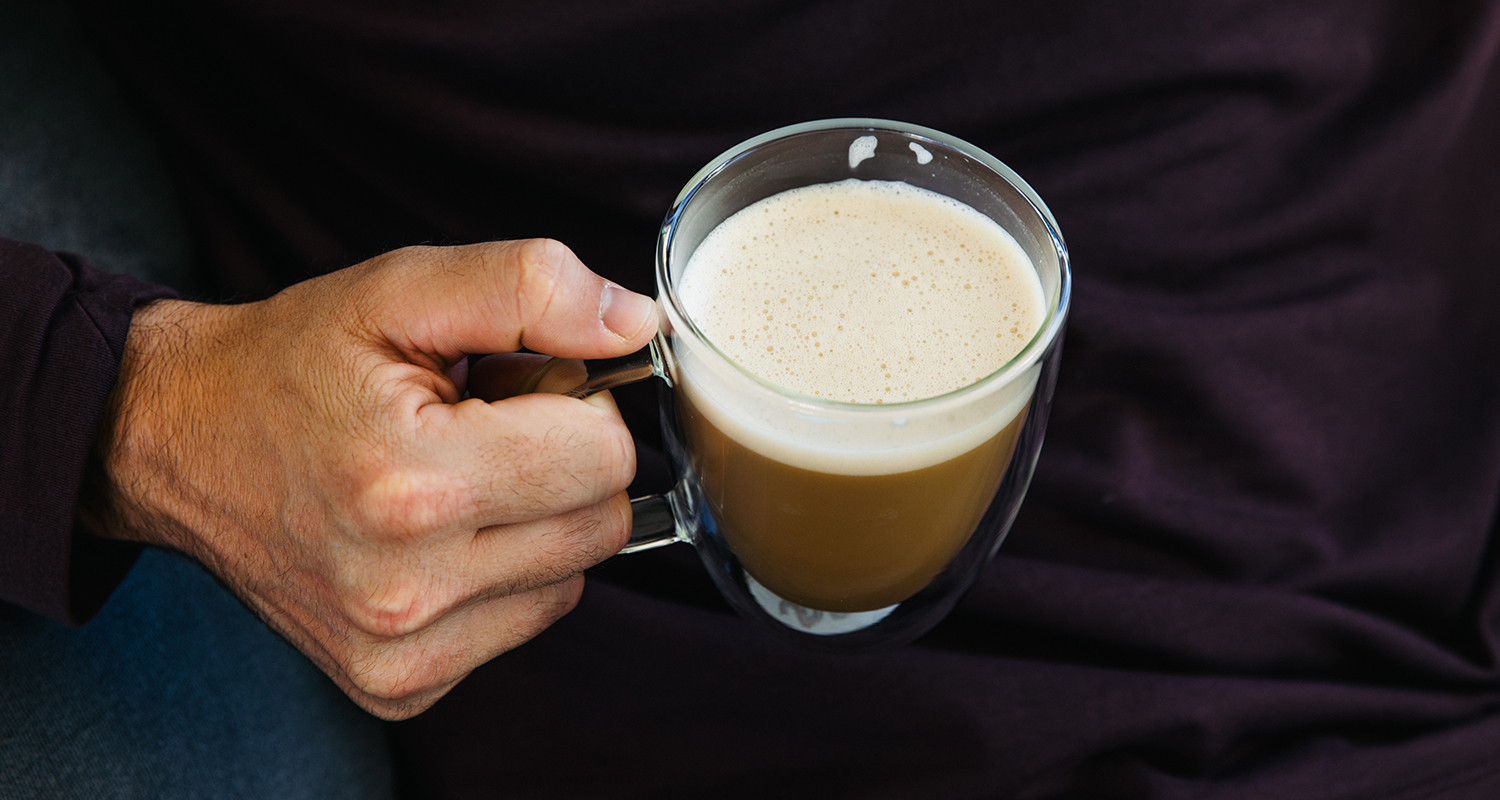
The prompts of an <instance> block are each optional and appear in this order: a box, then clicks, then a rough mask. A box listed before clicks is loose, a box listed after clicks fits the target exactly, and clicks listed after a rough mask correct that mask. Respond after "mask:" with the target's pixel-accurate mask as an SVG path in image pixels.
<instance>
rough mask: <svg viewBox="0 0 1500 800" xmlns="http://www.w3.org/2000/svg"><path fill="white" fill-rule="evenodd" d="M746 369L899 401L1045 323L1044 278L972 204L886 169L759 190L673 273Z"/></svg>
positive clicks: (987, 367)
mask: <svg viewBox="0 0 1500 800" xmlns="http://www.w3.org/2000/svg"><path fill="white" fill-rule="evenodd" d="M677 292H678V296H679V298H680V299H681V301H682V304H683V307H684V308H685V309H686V311H687V312H688V314H689V315H690V316H691V317H692V318H693V320H694V322H695V323H696V324H697V326H698V329H699V330H700V331H702V332H703V334H704V335H705V336H706V337H707V338H708V339H709V341H711V342H713V343H714V345H715V346H716V347H718V348H719V350H720V351H721V352H723V353H724V354H725V355H727V356H728V357H729V358H730V359H732V360H733V361H735V362H736V363H738V364H739V365H740V366H742V367H743V368H744V369H746V370H748V371H749V372H752V373H754V374H756V375H758V376H760V377H762V378H764V379H765V380H768V381H770V382H772V383H775V384H777V385H779V386H782V387H785V388H787V389H791V390H793V391H796V392H801V393H803V394H809V395H813V396H815V397H821V398H825V399H830V400H839V401H844V402H853V403H899V402H908V401H912V400H918V399H921V398H925V397H932V396H935V395H940V394H945V393H947V392H951V391H953V390H955V389H959V388H961V387H963V386H966V385H968V384H971V383H974V382H975V381H977V380H979V379H981V378H983V377H985V376H986V375H989V374H990V373H992V372H994V371H995V370H997V369H999V368H1000V367H1001V366H1003V365H1004V364H1005V363H1006V362H1008V361H1009V360H1010V359H1011V358H1012V357H1014V356H1015V355H1016V353H1017V352H1019V351H1020V350H1021V349H1022V348H1023V347H1024V346H1025V345H1026V343H1027V342H1028V341H1030V339H1031V337H1032V336H1033V335H1034V334H1035V333H1036V331H1037V329H1038V328H1039V327H1040V326H1041V323H1042V320H1043V317H1044V315H1045V308H1044V306H1045V301H1044V299H1043V295H1042V288H1041V283H1040V281H1039V280H1038V278H1037V276H1036V271H1035V269H1034V268H1033V267H1032V265H1031V261H1030V259H1028V258H1027V257H1026V254H1025V252H1024V251H1022V249H1021V247H1020V245H1019V244H1017V243H1016V240H1015V239H1014V238H1012V237H1011V236H1010V234H1008V233H1006V231H1005V230H1004V229H1003V228H1001V227H1000V226H999V225H998V224H997V223H995V222H994V221H993V220H991V219H990V218H988V217H986V216H984V215H983V214H981V213H979V212H978V211H976V210H974V209H973V208H971V207H969V206H967V205H965V204H963V203H961V202H959V201H957V200H953V199H952V198H949V197H945V196H943V195H940V194H937V193H934V192H931V191H928V190H925V189H921V188H918V187H914V186H911V185H909V184H905V183H899V182H890V181H860V180H854V179H849V180H844V181H839V182H835V183H825V184H817V185H813V186H806V187H802V188H798V189H792V190H790V191H786V192H782V193H780V194H777V195H775V196H773V197H769V198H766V199H764V200H761V201H760V202H758V203H755V204H753V205H751V206H749V207H747V208H745V209H743V210H741V211H740V212H738V213H736V214H734V215H733V216H731V217H730V218H728V219H726V220H725V221H724V222H722V223H720V225H719V226H718V227H717V228H715V229H714V230H713V232H712V233H710V234H709V236H708V237H707V238H705V239H704V241H703V242H702V244H700V245H699V246H698V249H697V250H696V251H695V252H694V253H693V256H692V258H691V259H690V260H689V262H688V264H687V267H686V268H685V269H684V271H683V273H682V277H681V279H680V281H679V283H678V286H677Z"/></svg>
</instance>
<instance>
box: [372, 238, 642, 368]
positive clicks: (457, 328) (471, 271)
mask: <svg viewBox="0 0 1500 800" xmlns="http://www.w3.org/2000/svg"><path fill="white" fill-rule="evenodd" d="M361 268H362V269H365V270H368V271H370V272H372V273H374V274H375V275H377V276H379V277H380V279H381V280H380V281H379V282H378V283H379V284H380V286H381V287H382V289H381V290H380V291H375V292H373V293H372V294H371V295H370V297H369V298H368V299H367V300H365V301H364V302H367V303H369V304H370V307H369V308H366V309H365V310H364V311H363V314H364V315H365V316H366V317H367V318H368V319H369V320H371V322H372V323H373V324H374V325H375V326H376V327H377V328H378V329H379V330H380V332H381V333H382V334H384V335H385V337H386V338H387V339H388V340H389V341H390V342H391V343H392V344H395V345H396V346H397V347H398V348H402V349H408V350H410V351H413V352H420V353H431V354H437V355H439V356H441V357H442V358H444V359H447V360H449V361H451V360H452V359H456V358H458V357H459V356H460V355H463V354H467V353H504V352H511V351H514V350H517V349H519V348H521V347H526V348H528V349H531V350H534V351H537V352H540V353H546V354H548V355H556V356H562V357H565V358H608V357H613V356H618V355H624V354H626V353H630V352H633V351H635V350H638V349H640V348H641V347H642V346H644V345H645V344H646V342H647V341H649V340H650V339H651V337H652V335H654V333H655V331H656V313H655V304H654V302H653V301H652V300H651V299H650V298H648V297H646V296H644V295H640V294H636V293H635V292H631V291H629V290H626V289H624V288H621V287H620V286H618V285H616V284H613V283H610V282H609V281H606V280H604V279H603V278H601V277H600V276H598V275H596V274H594V273H593V272H591V271H590V270H589V269H588V268H587V267H585V266H584V265H583V262H581V261H579V260H578V258H577V256H575V255H574V254H573V251H571V250H569V249H568V248H567V247H566V246H564V245H563V244H561V243H559V242H556V241H552V240H547V239H528V240H523V241H514V242H489V243H484V244H475V245H466V246H461V247H424V248H405V249H402V250H397V251H394V252H392V253H388V254H386V255H384V256H381V257H379V258H377V259H373V260H372V261H370V262H366V264H363V265H361Z"/></svg>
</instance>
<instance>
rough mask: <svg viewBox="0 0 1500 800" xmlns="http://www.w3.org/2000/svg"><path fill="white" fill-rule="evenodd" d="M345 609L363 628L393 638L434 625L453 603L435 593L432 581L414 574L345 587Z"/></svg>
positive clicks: (360, 629)
mask: <svg viewBox="0 0 1500 800" xmlns="http://www.w3.org/2000/svg"><path fill="white" fill-rule="evenodd" d="M344 595H345V597H344V601H343V606H344V613H345V615H346V616H347V617H348V619H349V622H350V624H351V625H353V626H354V627H355V628H356V629H358V630H359V631H360V632H362V633H365V634H367V635H369V636H373V637H376V638H378V639H393V638H396V637H400V636H405V635H407V634H410V633H413V632H415V631H419V630H421V629H423V628H425V627H427V626H428V625H431V624H432V623H433V622H434V621H436V620H437V619H438V618H439V617H441V616H442V615H443V614H444V613H445V612H446V611H447V610H448V608H449V607H450V606H451V605H452V604H451V603H449V602H446V601H445V600H442V599H440V598H437V597H436V596H435V592H434V589H433V587H432V585H431V584H430V583H429V582H427V581H423V580H415V579H411V578H390V579H387V580H384V581H381V582H379V583H377V584H375V585H373V586H369V587H359V588H352V589H350V590H346V591H345V593H344Z"/></svg>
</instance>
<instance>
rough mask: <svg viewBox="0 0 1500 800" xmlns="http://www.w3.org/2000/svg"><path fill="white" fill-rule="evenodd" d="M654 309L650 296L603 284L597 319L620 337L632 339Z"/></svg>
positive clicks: (654, 303)
mask: <svg viewBox="0 0 1500 800" xmlns="http://www.w3.org/2000/svg"><path fill="white" fill-rule="evenodd" d="M655 310H656V302H655V301H653V300H652V299H651V298H649V297H647V296H645V295H643V294H636V293H635V292H632V291H630V290H629V289H626V288H625V287H623V286H616V285H615V284H613V283H606V284H604V292H603V294H602V295H601V296H600V297H599V319H600V320H602V321H603V322H604V327H606V328H609V329H610V330H612V331H614V332H615V335H617V336H619V337H620V338H622V339H634V338H635V335H636V334H637V333H640V332H641V328H644V327H646V321H647V320H649V319H650V318H651V314H652V313H653V312H654V311H655Z"/></svg>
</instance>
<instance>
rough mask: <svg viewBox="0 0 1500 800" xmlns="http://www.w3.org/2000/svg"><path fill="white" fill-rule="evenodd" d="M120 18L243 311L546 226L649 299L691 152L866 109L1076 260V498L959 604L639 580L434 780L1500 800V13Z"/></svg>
mask: <svg viewBox="0 0 1500 800" xmlns="http://www.w3.org/2000/svg"><path fill="white" fill-rule="evenodd" d="M88 5H89V6H90V8H89V9H88V14H89V15H90V16H91V18H92V20H93V23H94V26H95V31H96V33H97V35H98V36H99V38H100V39H101V40H102V41H103V42H104V44H105V45H106V47H107V48H108V50H109V51H110V53H111V54H112V56H113V58H114V60H115V62H116V64H117V65H118V67H119V69H120V72H121V74H122V75H123V76H125V77H126V79H127V80H128V81H129V82H130V83H131V85H132V86H133V88H134V91H135V92H136V93H137V96H138V98H139V99H140V100H141V101H142V105H143V107H144V108H145V109H146V110H147V111H148V113H149V114H150V115H151V116H152V119H153V122H154V124H155V127H156V129H157V130H158V132H159V133H160V135H161V136H162V137H163V139H164V141H165V142H166V143H167V146H168V147H169V149H170V152H171V153H172V157H173V159H174V161H175V168H176V170H177V172H178V175H179V177H180V181H181V185H182V190H183V193H184V197H185V199H186V200H187V204H188V207H189V213H190V214H191V215H192V216H193V218H194V223H195V230H196V232H197V234H198V236H199V238H200V241H201V243H202V245H203V252H204V253H205V254H206V255H207V258H208V261H209V263H210V264H211V265H212V267H213V269H214V271H215V275H216V277H217V278H218V280H219V281H220V285H221V287H222V288H223V290H224V291H225V292H226V293H228V294H233V295H236V296H240V297H254V296H262V295H264V294H267V293H269V292H272V291H274V290H275V289H276V288H278V287H280V286H282V285H285V284H286V283H288V282H291V281H295V280H298V279H300V278H301V277H303V276H305V275H307V274H310V273H316V272H323V271H328V270H331V269H335V268H338V267H342V266H345V265H347V264H350V263H353V262H354V261H357V260H359V259H360V258H363V257H365V256H369V255H373V254H375V253H377V252H380V251H383V250H386V249H389V248H392V247H396V246H400V245H404V244H411V243H417V242H452V241H473V240H480V239H488V238H498V237H518V236H537V235H546V236H553V237H556V238H559V239H562V240H563V241H565V242H567V243H569V244H570V245H572V246H573V247H574V249H575V250H577V251H578V252H579V254H580V255H581V256H582V257H583V259H584V261H585V262H586V263H589V264H590V265H591V266H593V267H594V268H595V269H596V270H598V271H600V272H602V273H604V274H606V275H608V276H610V277H612V278H613V279H615V280H618V281H620V282H622V283H624V284H626V285H628V286H631V287H632V288H635V289H638V290H642V291H651V289H652V287H651V285H650V266H651V253H652V246H653V240H654V237H655V233H656V227H657V225H658V224H659V221H660V217H661V215H662V213H663V212H664V211H665V209H666V208H667V206H668V204H669V203H670V201H671V199H672V197H673V196H674V195H675V193H676V191H677V190H678V188H680V186H681V185H682V184H683V183H684V182H685V181H686V180H687V179H688V178H689V177H690V176H691V175H692V174H693V172H694V171H695V170H696V169H697V167H698V166H700V165H701V164H702V163H704V162H705V161H707V160H708V159H709V158H711V157H712V156H713V155H715V154H717V153H718V152H719V151H721V150H723V149H724V148H726V147H728V146H730V145H732V144H734V143H736V142H737V141H739V140H741V139H744V138H746V137H748V136H750V135H753V134H756V133H759V132H761V131H764V130H767V129H769V128H772V127H775V126H778V125H781V124H786V123H790V122H797V121H802V120H805V119H812V118H819V117H833V116H878V117H888V118H895V119H904V120H908V121H912V122H917V123H920V124H924V125H928V126H931V127H935V128H939V129H943V130H947V131H949V132H951V133H954V134H957V135H959V136H961V137H963V138H966V139H968V140H970V141H973V142H975V143H976V144H978V145H980V146H982V147H984V148H985V149H987V150H989V151H990V152H993V153H994V154H996V155H997V156H999V157H1000V158H1001V159H1002V160H1004V161H1006V162H1007V163H1009V164H1010V165H1011V166H1013V167H1015V168H1016V170H1017V171H1018V172H1019V173H1020V174H1021V175H1022V176H1023V177H1025V178H1027V180H1028V181H1030V182H1031V183H1032V184H1033V185H1034V186H1035V187H1036V188H1037V189H1038V191H1039V192H1040V193H1041V195H1042V196H1043V197H1044V198H1046V199H1047V200H1048V202H1049V203H1050V204H1051V206H1052V208H1053V210H1054V211H1055V212H1056V214H1057V216H1058V218H1059V220H1060V222H1061V225H1062V228H1063V231H1064V234H1065V235H1066V237H1067V238H1068V241H1069V244H1070V246H1071V250H1072V254H1073V259H1074V266H1075V276H1076V280H1077V283H1076V295H1075V305H1074V309H1073V316H1072V320H1071V323H1070V330H1069V332H1068V340H1067V346H1066V349H1065V353H1064V365H1063V370H1062V374H1061V378H1060V382H1059V385H1058V388H1057V395H1056V401H1055V407H1054V410H1053V417H1052V423H1051V426H1050V429H1049V434H1048V441H1047V444H1046V447H1045V448H1044V451H1043V455H1042V459H1041V463H1040V465H1039V467H1038V470H1037V475H1036V480H1035V483H1034V485H1033V489H1032V492H1031V495H1030V497H1029V499H1028V501H1027V504H1026V506H1025V509H1024V510H1023V512H1022V516H1021V518H1020V520H1019V521H1018V522H1017V524H1016V527H1015V530H1014V532H1013V533H1012V535H1011V538H1010V541H1009V542H1007V544H1006V545H1005V547H1004V548H1002V551H1001V554H1000V556H999V557H998V558H997V559H996V560H995V562H994V563H993V564H992V565H991V567H990V568H989V569H988V571H987V572H986V573H985V574H984V576H983V578H982V579H981V581H980V583H979V585H978V586H977V587H976V588H975V590H974V591H973V592H972V593H971V594H970V596H969V597H968V598H967V599H966V600H965V601H964V603H963V604H962V605H961V606H960V608H959V609H958V610H957V611H956V612H955V613H954V614H953V615H952V616H951V618H950V619H949V620H947V621H946V622H945V623H943V624H942V625H941V626H939V628H938V629H937V630H935V631H934V632H933V633H932V634H931V635H929V636H928V637H926V638H924V639H923V640H921V641H919V642H918V643H917V644H915V645H913V646H910V647H907V648H903V649H900V650H897V651H894V652H889V653H882V654H877V655H870V656H860V657H833V656H825V655H819V654H814V653H806V652H800V651H795V650H791V649H788V648H787V647H784V646H782V645H780V644H777V643H773V642H769V641H766V640H764V639H762V638H761V637H759V635H758V634H756V633H755V632H754V631H752V630H750V629H749V628H748V627H746V625H745V624H744V623H742V622H741V621H739V620H738V619H737V618H735V617H734V616H732V615H731V614H730V613H728V611H727V610H726V609H725V608H724V606H723V605H722V603H720V602H719V601H718V600H717V599H716V597H715V596H714V594H713V591H712V589H711V587H710V586H708V584H707V582H706V580H705V578H704V577H703V574H702V571H701V569H700V568H699V566H698V565H697V564H696V563H695V556H694V555H693V554H692V553H691V552H690V551H686V550H675V549H671V548H669V549H668V550H667V551H665V552H658V553H652V554H646V555H642V556H636V557H631V558H628V559H618V560H616V561H613V562H610V563H609V564H607V565H605V567H603V568H601V569H600V570H599V571H598V574H597V575H596V576H595V578H596V579H595V580H593V581H591V584H590V587H591V588H590V589H589V591H588V592H587V594H586V595H585V599H584V601H583V603H582V604H581V606H580V607H579V608H578V609H577V610H576V611H575V612H574V613H573V614H571V615H569V616H568V617H567V618H566V619H564V620H563V621H562V622H561V623H559V624H558V625H557V626H555V627H554V628H553V629H551V630H549V631H548V632H547V633H545V634H544V635H542V636H541V637H539V638H538V639H537V640H535V641H533V642H532V643H529V644H527V645H526V646H524V647H522V648H520V649H519V650H516V651H514V652H512V653H509V654H506V655H505V656H502V657H501V658H499V659H497V660H495V661H494V662H492V663H491V664H489V665H487V666H486V667H484V668H482V669H480V670H479V671H477V672H476V673H475V674H474V675H473V676H472V677H471V678H470V679H469V680H468V681H467V682H465V683H464V684H463V685H461V686H460V687H459V688H458V689H457V690H456V691H455V692H454V693H453V695H452V696H451V697H449V698H448V699H446V700H444V701H442V702H441V703H439V705H438V706H437V707H436V708H435V709H433V710H432V711H431V712H429V713H427V714H425V715H423V716H421V717H419V718H417V719H416V720H414V721H411V722H409V723H405V724H402V725H399V726H396V727H395V728H394V729H393V732H394V740H395V742H396V744H397V747H398V753H399V755H400V757H401V759H402V765H403V769H404V772H405V774H406V775H407V777H408V778H409V779H410V780H411V782H412V783H413V785H414V786H420V787H421V794H422V795H423V796H433V797H457V796H468V795H470V794H473V795H476V796H492V795H493V794H495V793H500V794H503V795H506V796H514V797H532V796H536V797H548V798H559V797H591V798H602V797H617V796H618V797H639V796H651V797H668V798H670V797H698V796H712V797H762V796H777V797H804V796H805V797H845V796H847V797H912V798H929V797H1032V798H1042V797H1047V798H1063V797H1067V798H1072V797H1078V798H1094V797H1150V798H1188V797H1192V798H1205V797H1212V798H1265V797H1276V798H1318V799H1319V800H1323V799H1325V798H1346V797H1347V798H1355V797H1386V798H1417V797H1424V798H1427V797H1444V798H1448V797H1455V798H1456V797H1474V798H1490V797H1495V796H1500V758H1497V756H1500V710H1497V704H1500V639H1497V637H1500V595H1497V590H1500V587H1497V577H1500V575H1497V564H1496V558H1497V550H1496V548H1495V547H1494V543H1495V535H1496V509H1497V508H1500V369H1497V367H1496V365H1497V364H1500V315H1497V314H1496V313H1494V311H1493V310H1492V308H1493V305H1494V302H1495V300H1494V299H1495V297H1496V296H1497V295H1500V270H1497V269H1496V268H1495V265H1496V264H1497V263H1500V224H1497V222H1500V146H1497V143H1500V84H1497V78H1500V71H1497V67H1496V56H1497V41H1500V4H1497V3H1495V2H1466V3H1446V4H1439V3H1429V2H1396V0H1375V1H1374V2H1370V1H1368V0H1361V1H1360V2H1355V0H1310V1H1309V0H1257V1H1255V2H1252V1H1251V0H1226V1H1225V2H1221V3H1214V4H1205V3H1194V2H1186V0H1161V1H1160V2H1156V3H1152V4H1150V5H1149V7H1147V8H1144V9H1143V8H1139V7H1138V6H1139V5H1140V4H1121V3H1115V2H1109V1H1108V0H1073V1H1071V2H1022V3H1006V4H1000V3H963V2H935V3H923V4H911V3H895V2H866V3H854V2H843V3H825V4H818V5H802V4H786V3H779V2H769V1H768V0H747V1H746V2H733V3H716V4H701V3H689V2H668V1H666V0H640V1H639V2H634V1H631V2H617V1H616V0H579V1H578V2H557V3H550V4H515V7H510V5H511V4H497V3H492V2H485V3H479V2H450V3H441V4H431V3H406V2H395V0H389V1H388V2H377V3H360V4H354V3H346V2H343V1H342V0H320V1H319V2H307V0H271V1H265V2H248V1H247V0H211V1H210V2H195V3H181V4H179V3H177V2H172V1H171V0H159V1H158V2H151V3H143V4H133V5H132V6H130V7H128V8H127V7H124V6H121V5H120V4H115V3H89V4H88ZM95 346H96V348H97V347H103V346H104V345H103V344H101V343H96V345H95ZM105 349H107V348H105ZM6 352H9V350H8V349H7V351H6ZM95 360H96V361H97V362H98V363H99V364H107V362H108V358H105V357H103V356H99V357H97V358H96V359H95ZM107 383H108V381H107V380H105V381H104V385H107ZM621 399H622V405H623V408H624V411H625V413H626V415H627V419H628V420H629V422H630V424H631V425H632V428H633V429H634V430H635V431H636V432H637V435H638V437H639V446H640V448H641V451H642V476H641V478H640V479H639V480H638V482H637V483H638V488H641V489H644V488H659V487H660V486H661V485H662V484H663V482H664V481H665V480H667V477H666V472H665V469H664V467H663V465H662V461H661V459H660V456H659V453H658V450H657V445H656V444H655V442H656V441H657V440H656V432H655V421H654V420H655V414H654V411H653V410H652V404H653V402H654V400H653V398H652V396H651V394H650V392H649V391H646V392H626V393H622V395H621ZM91 407H92V408H95V409H97V404H95V405H93V406H91ZM47 410H48V412H49V413H48V414H45V415H41V416H38V417H36V419H43V420H50V419H55V413H51V412H55V408H49V409H47ZM28 424H30V423H29V422H28ZM74 438H77V439H80V440H86V438H87V437H86V436H83V435H82V434H75V436H74ZM5 441H6V443H7V445H8V443H9V442H10V441H11V440H10V439H9V438H7V439H6V440H5ZM74 447H75V451H76V447H77V443H75V444H74ZM80 457H81V456H80ZM75 461H76V460H75ZM75 461H69V460H67V459H59V461H58V463H59V464H62V467H63V468H62V472H63V473H64V474H66V475H74V480H75V482H76V467H77V464H76V463H75ZM6 463H10V462H9V461H7V462H6ZM7 474H10V473H7ZM63 483H64V481H59V485H62V484H63ZM64 495H66V492H65V493H64ZM61 499H62V500H64V501H65V500H66V499H67V497H66V496H64V497H62V498H61ZM54 513H62V512H61V511H58V512H54ZM65 538H66V537H64V539H65ZM59 541H62V540H59ZM41 549H42V550H44V551H45V552H48V553H52V554H53V556H51V558H52V559H53V560H52V561H49V562H47V563H51V564H54V568H53V569H52V572H51V573H49V574H50V575H52V578H53V580H54V581H55V580H56V579H57V576H58V575H59V574H60V573H58V571H57V569H56V567H55V565H56V564H57V563H60V562H57V561H56V559H57V558H58V557H62V558H64V559H65V555H66V552H67V551H66V547H65V545H62V544H59V543H58V541H54V542H51V543H48V544H46V545H45V546H42V547H41ZM57 554H62V555H61V556H58V555H57ZM4 569H5V567H4V566H0V570H4ZM7 574H9V573H7ZM23 585H24V584H23ZM48 585H49V586H53V587H56V586H57V584H56V583H55V582H54V583H52V584H48ZM26 591H32V590H26ZM47 591H50V592H54V593H55V592H56V591H57V590H56V589H55V588H53V589H48V590H47Z"/></svg>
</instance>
